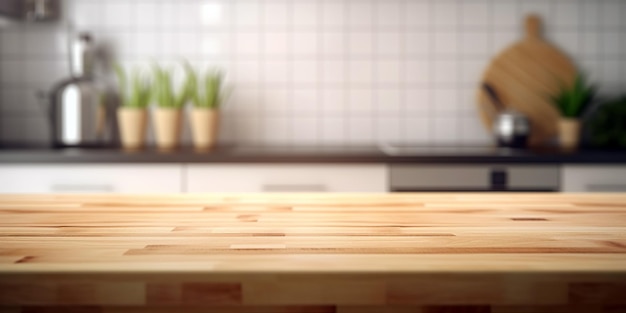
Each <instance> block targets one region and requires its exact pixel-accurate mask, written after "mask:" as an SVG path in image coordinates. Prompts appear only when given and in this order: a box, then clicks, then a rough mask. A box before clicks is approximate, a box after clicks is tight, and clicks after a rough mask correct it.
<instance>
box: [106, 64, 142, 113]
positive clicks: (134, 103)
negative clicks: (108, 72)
mask: <svg viewBox="0 0 626 313" xmlns="http://www.w3.org/2000/svg"><path fill="white" fill-rule="evenodd" d="M114 67H115V74H116V76H117V83H118V89H119V96H120V104H121V106H122V107H125V108H136V109H144V108H146V107H147V106H148V104H149V103H150V91H151V84H150V80H149V78H148V77H146V75H144V74H143V73H142V72H141V71H140V70H139V69H137V68H135V69H134V70H133V72H132V76H131V80H130V84H129V82H128V77H127V75H126V71H125V70H124V68H122V66H121V65H119V64H115V66H114Z"/></svg>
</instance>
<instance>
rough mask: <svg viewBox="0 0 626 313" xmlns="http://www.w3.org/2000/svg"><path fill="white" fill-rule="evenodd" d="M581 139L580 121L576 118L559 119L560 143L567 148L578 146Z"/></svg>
mask: <svg viewBox="0 0 626 313" xmlns="http://www.w3.org/2000/svg"><path fill="white" fill-rule="evenodd" d="M579 139H580V121H579V120H578V119H574V118H562V119H561V120H559V144H560V146H561V147H562V148H565V149H574V148H577V147H578V142H579Z"/></svg>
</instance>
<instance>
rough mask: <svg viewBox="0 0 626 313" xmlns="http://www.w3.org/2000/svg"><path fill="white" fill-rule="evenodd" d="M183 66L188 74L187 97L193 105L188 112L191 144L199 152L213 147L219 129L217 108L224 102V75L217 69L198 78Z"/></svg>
mask: <svg viewBox="0 0 626 313" xmlns="http://www.w3.org/2000/svg"><path fill="white" fill-rule="evenodd" d="M185 66H186V68H187V72H188V73H189V82H190V83H189V88H190V94H189V97H190V100H191V103H192V105H193V107H192V109H191V110H190V111H189V120H190V121H191V133H192V138H193V144H194V147H195V148H196V149H199V150H207V149H211V148H213V147H214V146H215V142H216V138H217V131H218V128H219V127H218V125H219V108H220V106H221V104H222V103H223V101H224V100H225V94H226V92H224V88H223V81H224V79H223V78H224V75H223V73H222V72H221V71H219V70H217V69H210V70H207V71H206V72H205V73H204V75H203V76H202V77H200V78H198V74H197V73H196V72H195V71H194V70H193V69H192V68H191V66H190V65H189V64H185Z"/></svg>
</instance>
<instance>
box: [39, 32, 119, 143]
mask: <svg viewBox="0 0 626 313" xmlns="http://www.w3.org/2000/svg"><path fill="white" fill-rule="evenodd" d="M72 48H73V49H72V62H71V65H72V66H71V67H72V77H70V78H68V79H65V80H63V81H61V82H59V83H58V84H56V85H55V86H54V87H53V88H52V91H51V92H50V94H49V104H50V113H49V116H50V122H51V126H52V131H51V133H52V142H53V144H54V145H55V146H102V145H105V144H107V143H108V141H109V140H110V139H111V129H112V125H111V117H112V116H111V109H110V107H109V104H108V103H107V102H106V100H107V99H106V97H105V93H104V90H103V88H101V87H100V86H99V85H98V84H97V82H96V81H95V79H94V76H93V63H94V58H95V50H94V46H93V43H92V41H91V37H90V36H89V35H88V34H81V35H80V36H79V37H78V38H77V40H76V41H75V42H74V44H73V47H72Z"/></svg>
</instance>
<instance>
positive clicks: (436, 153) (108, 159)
mask: <svg viewBox="0 0 626 313" xmlns="http://www.w3.org/2000/svg"><path fill="white" fill-rule="evenodd" d="M0 163H441V164H450V163H475V164H481V163H482V164H493V163H524V164H526V163H531V164H561V163H578V164H626V150H621V151H610V150H581V151H569V152H568V151H559V150H555V149H539V150H538V149H533V150H525V149H508V148H497V147H491V146H410V147H409V146H407V147H401V148H398V147H390V146H387V147H382V148H381V147H375V146H369V147H367V146H365V147H349V148H347V147H298V148H294V147H241V146H224V147H218V148H216V149H214V150H213V151H210V152H197V151H194V150H193V149H190V148H181V149H178V150H175V151H171V152H160V151H158V150H156V149H150V148H149V149H145V150H142V151H138V152H127V151H123V150H120V149H117V148H63V149H53V148H50V147H45V146H38V147H32V146H31V147H27V146H21V147H20V146H4V147H3V146H0Z"/></svg>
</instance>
